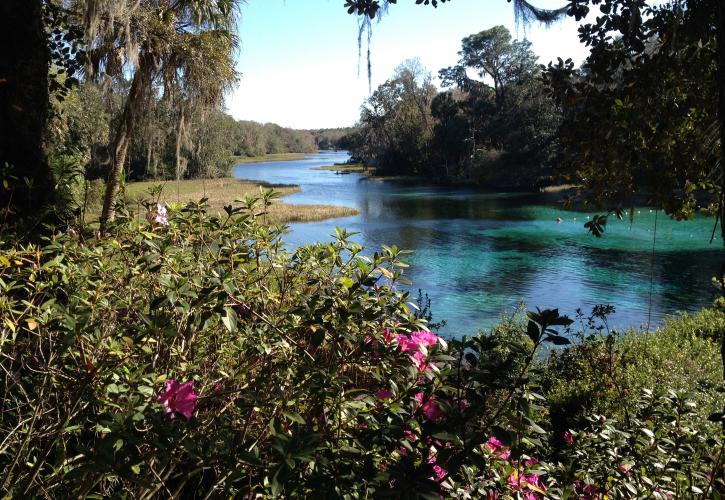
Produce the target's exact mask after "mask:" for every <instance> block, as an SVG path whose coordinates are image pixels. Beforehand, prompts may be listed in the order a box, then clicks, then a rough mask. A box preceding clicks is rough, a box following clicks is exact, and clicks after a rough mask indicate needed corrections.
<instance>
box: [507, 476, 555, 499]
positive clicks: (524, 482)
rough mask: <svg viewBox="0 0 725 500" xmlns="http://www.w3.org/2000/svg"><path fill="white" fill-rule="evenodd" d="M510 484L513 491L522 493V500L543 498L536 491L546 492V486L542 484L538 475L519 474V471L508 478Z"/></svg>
mask: <svg viewBox="0 0 725 500" xmlns="http://www.w3.org/2000/svg"><path fill="white" fill-rule="evenodd" d="M508 483H509V485H511V489H512V490H513V491H519V492H521V494H522V498H525V499H526V500H535V499H538V498H543V497H542V496H541V495H540V494H538V493H537V491H536V490H542V491H546V486H545V485H544V483H542V482H541V478H540V477H539V475H538V474H536V473H531V474H523V473H522V474H519V472H518V471H513V472H512V473H511V475H510V476H509V477H508ZM532 487H533V488H532Z"/></svg>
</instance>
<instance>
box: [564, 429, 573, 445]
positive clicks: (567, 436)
mask: <svg viewBox="0 0 725 500" xmlns="http://www.w3.org/2000/svg"><path fill="white" fill-rule="evenodd" d="M564 441H566V444H568V445H569V446H571V445H573V444H574V436H572V435H571V432H569V431H564Z"/></svg>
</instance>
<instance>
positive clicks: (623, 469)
mask: <svg viewBox="0 0 725 500" xmlns="http://www.w3.org/2000/svg"><path fill="white" fill-rule="evenodd" d="M630 469H631V467H629V466H628V465H627V464H617V470H618V471H619V472H621V473H622V474H624V475H625V476H627V477H629V476H631V475H632V471H631V470H630Z"/></svg>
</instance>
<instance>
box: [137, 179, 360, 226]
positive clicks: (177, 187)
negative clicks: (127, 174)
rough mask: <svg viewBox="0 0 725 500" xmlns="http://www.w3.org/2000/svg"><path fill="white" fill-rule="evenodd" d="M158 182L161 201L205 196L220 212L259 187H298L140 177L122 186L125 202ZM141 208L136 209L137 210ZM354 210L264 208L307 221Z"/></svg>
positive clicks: (285, 191) (274, 215) (283, 218)
mask: <svg viewBox="0 0 725 500" xmlns="http://www.w3.org/2000/svg"><path fill="white" fill-rule="evenodd" d="M159 185H161V186H162V188H163V190H162V192H161V197H160V198H159V201H160V202H161V203H187V202H190V201H199V200H201V199H202V198H207V199H208V203H209V205H210V207H211V210H210V211H211V212H212V213H213V212H214V211H218V212H221V211H222V209H223V207H224V206H225V205H230V204H234V200H239V199H244V198H246V197H252V196H259V193H260V188H264V189H274V190H275V191H276V192H278V193H279V194H280V195H281V196H287V195H290V194H293V193H297V192H299V191H300V188H299V186H293V185H281V184H268V183H260V182H253V181H244V180H239V179H232V178H229V177H225V178H219V179H190V180H182V181H162V182H159V181H142V182H131V183H129V184H127V185H126V187H125V196H126V202H127V203H128V204H129V205H131V206H134V205H137V206H140V204H141V201H142V200H148V199H150V198H151V195H150V194H149V190H150V189H151V188H153V187H154V186H159ZM140 212H141V209H139V210H138V213H140ZM357 213H358V211H357V210H355V209H354V208H349V207H339V206H334V205H292V204H288V203H282V202H281V201H279V200H275V201H274V203H273V204H272V205H271V206H270V207H269V209H268V211H267V218H268V221H269V222H277V223H286V222H311V221H319V220H324V219H333V218H337V217H348V216H351V215H356V214H357Z"/></svg>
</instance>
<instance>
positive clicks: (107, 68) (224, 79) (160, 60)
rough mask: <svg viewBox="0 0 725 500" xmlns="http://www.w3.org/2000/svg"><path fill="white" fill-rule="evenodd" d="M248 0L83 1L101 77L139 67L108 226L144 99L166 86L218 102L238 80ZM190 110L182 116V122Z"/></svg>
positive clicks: (116, 157)
mask: <svg viewBox="0 0 725 500" xmlns="http://www.w3.org/2000/svg"><path fill="white" fill-rule="evenodd" d="M240 1H241V0H175V1H169V0H137V1H130V0H112V1H100V0H84V1H83V0H80V1H78V2H77V7H78V8H79V9H80V12H82V14H83V18H84V21H85V34H86V41H87V42H86V43H87V45H88V55H89V61H90V64H89V73H90V74H91V75H92V76H94V77H96V78H99V79H103V78H109V77H110V78H119V77H122V76H123V75H124V74H127V73H131V74H132V75H133V76H132V80H131V87H130V90H129V93H128V96H127V98H126V102H125V105H124V108H123V113H122V115H121V118H120V120H119V121H118V125H117V128H116V130H115V133H114V134H113V139H112V141H111V145H110V148H109V150H110V166H109V172H108V178H107V184H106V193H105V196H104V201H103V210H102V213H101V228H102V230H105V228H106V227H107V224H108V223H109V222H110V221H112V220H113V218H114V216H115V203H116V195H117V192H118V186H119V183H120V181H121V174H122V172H123V165H124V162H125V161H126V157H127V154H128V149H129V144H130V141H131V138H132V137H133V133H134V130H135V128H136V127H137V126H138V124H139V122H140V120H141V115H142V110H143V105H144V102H145V101H146V100H147V99H148V98H149V97H150V96H151V93H152V91H153V90H154V88H155V87H156V86H157V85H158V87H159V88H161V89H163V91H164V92H165V93H174V92H178V93H180V94H181V96H182V99H183V100H193V101H194V102H195V103H199V104H201V105H211V104H218V103H219V102H220V101H221V99H222V98H223V95H224V91H225V90H226V89H227V88H228V87H229V86H230V85H231V84H233V83H234V82H235V81H236V78H237V75H236V72H235V70H234V61H233V54H234V50H235V48H236V45H237V43H236V35H235V33H236V21H237V18H238V12H237V10H238V6H239V3H240ZM184 119H185V115H184V114H183V113H182V114H180V116H179V124H180V126H179V128H181V124H183V120H184Z"/></svg>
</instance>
